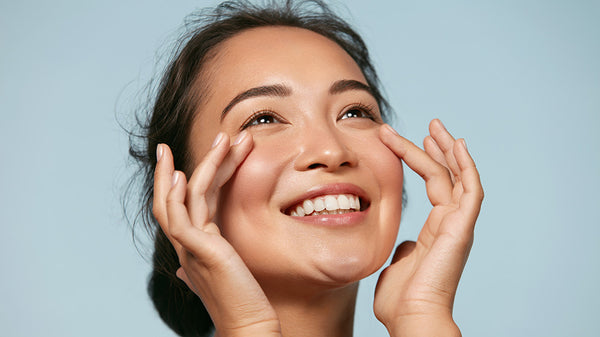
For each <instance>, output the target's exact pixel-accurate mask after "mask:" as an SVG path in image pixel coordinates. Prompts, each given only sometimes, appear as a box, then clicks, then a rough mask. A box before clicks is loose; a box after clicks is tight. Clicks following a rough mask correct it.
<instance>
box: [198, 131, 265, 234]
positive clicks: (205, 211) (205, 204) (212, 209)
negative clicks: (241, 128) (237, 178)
mask: <svg viewBox="0 0 600 337" xmlns="http://www.w3.org/2000/svg"><path fill="white" fill-rule="evenodd" d="M252 144H253V143H252V136H251V135H250V134H249V133H248V132H242V133H240V134H239V135H238V137H237V138H236V140H235V141H234V145H233V146H231V147H230V146H229V141H223V142H222V144H218V145H217V146H216V147H215V150H216V151H215V152H216V154H215V155H214V156H213V155H212V154H211V153H209V154H207V156H206V157H205V158H204V159H203V161H202V163H201V164H200V165H199V166H198V167H197V168H196V170H195V171H194V174H193V175H192V177H191V179H190V183H189V186H188V192H187V204H188V205H189V207H188V209H189V212H190V216H191V219H192V223H194V224H195V225H196V226H204V224H206V223H208V222H210V221H212V220H211V219H212V218H213V217H214V215H215V213H216V210H217V200H218V191H219V189H220V188H221V187H222V186H223V185H224V184H225V183H226V182H227V181H228V180H229V179H230V178H231V176H232V175H233V173H234V172H235V170H236V169H237V167H238V166H239V165H240V164H241V163H242V161H243V160H244V159H245V158H246V156H247V155H248V153H250V150H251V149H252ZM219 147H222V148H224V149H220V148H219ZM221 151H224V152H221Z"/></svg>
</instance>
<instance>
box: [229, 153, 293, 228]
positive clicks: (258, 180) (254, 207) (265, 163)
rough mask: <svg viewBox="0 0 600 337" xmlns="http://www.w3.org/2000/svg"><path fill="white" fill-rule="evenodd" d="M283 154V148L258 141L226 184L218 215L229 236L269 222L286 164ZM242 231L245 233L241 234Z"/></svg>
mask: <svg viewBox="0 0 600 337" xmlns="http://www.w3.org/2000/svg"><path fill="white" fill-rule="evenodd" d="M279 143H280V142H279ZM276 144H278V143H276ZM283 157H284V154H283V149H281V148H278V147H277V146H276V145H275V146H273V145H270V144H264V143H263V144H261V142H257V143H255V145H254V148H253V149H252V151H251V152H250V154H249V155H248V157H247V158H246V159H245V160H244V161H243V162H242V164H241V165H240V166H239V167H238V169H237V170H236V172H235V173H234V175H233V176H232V178H231V179H230V180H229V181H228V182H227V184H225V186H223V188H222V190H221V196H220V202H219V209H218V219H219V226H220V227H221V230H222V231H223V235H224V236H225V237H226V238H228V237H232V239H233V236H241V235H249V234H250V233H249V232H250V230H256V229H257V228H264V226H262V225H264V224H265V223H268V215H269V212H270V211H272V209H271V207H270V198H271V196H272V195H273V191H274V189H275V187H276V185H277V181H278V179H279V177H280V176H281V172H282V171H283V170H284V168H285V161H284V160H283V159H282V158H283ZM241 224H243V226H242V225H241ZM234 229H235V230H234ZM246 230H248V232H246ZM242 232H246V233H244V234H240V233H242Z"/></svg>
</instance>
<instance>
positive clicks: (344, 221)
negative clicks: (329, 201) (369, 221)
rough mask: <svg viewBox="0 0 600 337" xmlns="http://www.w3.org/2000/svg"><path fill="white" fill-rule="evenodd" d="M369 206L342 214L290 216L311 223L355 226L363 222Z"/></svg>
mask: <svg viewBox="0 0 600 337" xmlns="http://www.w3.org/2000/svg"><path fill="white" fill-rule="evenodd" d="M369 209H370V208H367V209H365V210H364V211H361V212H350V213H344V214H322V215H309V216H292V218H293V219H294V220H297V221H300V222H304V223H307V224H312V225H319V226H331V227H347V226H356V225H359V224H361V223H363V222H364V219H365V218H366V216H367V212H368V211H369Z"/></svg>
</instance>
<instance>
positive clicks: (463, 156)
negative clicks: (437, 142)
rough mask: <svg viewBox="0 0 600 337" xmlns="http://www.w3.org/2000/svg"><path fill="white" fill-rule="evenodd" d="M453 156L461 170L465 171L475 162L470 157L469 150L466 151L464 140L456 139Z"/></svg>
mask: <svg viewBox="0 0 600 337" xmlns="http://www.w3.org/2000/svg"><path fill="white" fill-rule="evenodd" d="M453 150H454V154H455V157H456V162H457V163H458V166H459V167H460V168H461V169H465V168H467V167H470V166H473V167H474V166H475V161H474V160H473V158H472V157H471V154H470V153H469V150H468V149H467V143H466V142H465V140H464V138H460V139H457V140H456V142H455V143H454V149H453Z"/></svg>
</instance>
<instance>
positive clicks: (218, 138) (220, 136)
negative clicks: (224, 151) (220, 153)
mask: <svg viewBox="0 0 600 337" xmlns="http://www.w3.org/2000/svg"><path fill="white" fill-rule="evenodd" d="M226 136H227V134H226V133H225V132H219V134H217V136H216V137H215V140H214V141H213V143H212V145H211V149H212V148H215V147H217V146H219V144H221V143H222V142H223V140H224V139H225V137H226Z"/></svg>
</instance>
